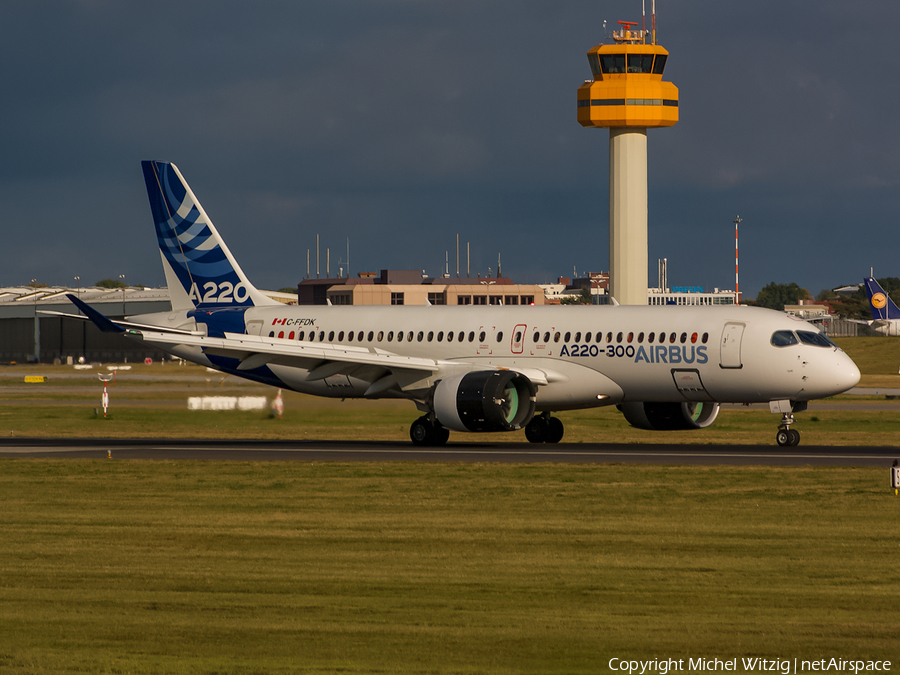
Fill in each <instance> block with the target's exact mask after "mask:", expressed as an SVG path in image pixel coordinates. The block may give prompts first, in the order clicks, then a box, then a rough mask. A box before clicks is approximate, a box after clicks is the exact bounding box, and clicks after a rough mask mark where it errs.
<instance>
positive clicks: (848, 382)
mask: <svg viewBox="0 0 900 675" xmlns="http://www.w3.org/2000/svg"><path fill="white" fill-rule="evenodd" d="M839 356H840V357H841V358H840V359H838V362H837V365H836V366H835V367H834V368H833V370H832V372H833V373H834V379H835V393H836V394H840V393H841V392H845V391H847V390H848V389H852V388H853V387H855V386H856V385H857V384H859V368H857V366H856V364H855V363H853V359H851V358H850V357H849V356H847V355H846V354H843V353H840V354H839Z"/></svg>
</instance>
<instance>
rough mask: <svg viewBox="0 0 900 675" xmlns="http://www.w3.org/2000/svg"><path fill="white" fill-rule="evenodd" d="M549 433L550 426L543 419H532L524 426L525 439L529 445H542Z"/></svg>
mask: <svg viewBox="0 0 900 675" xmlns="http://www.w3.org/2000/svg"><path fill="white" fill-rule="evenodd" d="M549 433H550V425H548V424H547V420H546V419H544V418H543V417H534V418H532V420H531V421H530V422H529V423H528V424H526V425H525V438H527V439H528V442H529V443H543V442H545V441H546V440H547V436H548V434H549Z"/></svg>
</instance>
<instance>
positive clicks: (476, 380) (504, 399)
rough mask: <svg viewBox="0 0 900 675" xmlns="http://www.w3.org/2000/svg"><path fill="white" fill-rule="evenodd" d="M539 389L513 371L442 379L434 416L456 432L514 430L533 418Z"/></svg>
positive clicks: (438, 386)
mask: <svg viewBox="0 0 900 675" xmlns="http://www.w3.org/2000/svg"><path fill="white" fill-rule="evenodd" d="M535 395H536V390H535V387H534V384H532V382H531V380H529V379H528V378H527V377H525V376H524V375H522V374H520V373H516V372H513V371H511V370H482V371H476V372H472V373H465V374H463V375H454V376H452V377H447V378H444V379H442V380H440V381H439V382H438V383H437V386H436V387H435V390H434V415H435V417H436V418H437V420H438V422H440V423H441V425H443V426H444V427H446V428H448V429H453V430H454V431H515V430H516V429H521V428H522V427H524V426H525V425H526V424H528V423H529V422H530V421H531V418H532V417H534V404H535Z"/></svg>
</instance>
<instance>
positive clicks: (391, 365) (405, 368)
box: [126, 330, 558, 396]
mask: <svg viewBox="0 0 900 675" xmlns="http://www.w3.org/2000/svg"><path fill="white" fill-rule="evenodd" d="M126 336H127V337H130V338H134V339H139V340H142V341H144V342H148V343H150V344H156V345H160V346H162V345H165V346H176V345H187V346H195V347H200V348H201V349H203V351H204V353H206V354H210V355H215V356H224V357H228V358H233V359H238V360H239V361H240V364H239V365H238V366H237V369H238V370H253V369H254V368H260V367H262V366H265V365H269V364H280V365H291V366H297V367H301V368H305V369H307V370H309V375H308V376H307V378H306V381H307V382H315V381H317V380H323V379H325V378H326V377H331V376H332V375H347V376H350V375H352V376H353V377H356V378H359V379H362V380H364V381H367V382H371V386H370V387H369V390H368V391H367V392H366V393H367V395H370V396H373V395H375V394H377V393H380V392H382V391H386V390H387V389H391V388H399V389H401V390H402V389H414V388H417V387H418V386H421V385H422V384H424V382H423V381H426V380H429V379H432V378H439V377H444V376H446V375H450V374H457V373H461V372H468V371H471V370H474V369H476V368H477V369H479V370H484V369H486V368H485V367H484V366H481V365H478V364H475V363H471V362H464V361H443V360H438V359H428V358H421V357H413V356H402V355H399V354H394V353H392V352H387V351H384V350H382V349H378V348H368V347H353V346H349V345H335V344H328V343H321V342H320V343H303V342H297V341H296V340H288V339H284V338H271V337H262V336H258V335H245V334H243V333H225V334H224V337H207V336H204V335H184V334H183V333H169V332H164V331H158V330H157V331H150V330H140V331H138V330H129V331H126ZM490 368H493V366H490V367H488V368H487V369H490ZM513 370H517V371H518V370H519V369H515V368H514V369H513ZM527 371H528V372H527V373H523V374H525V375H526V376H527V377H528V378H529V379H530V380H531V381H532V382H534V384H536V385H545V384H549V383H550V382H553V381H556V379H558V378H557V377H556V376H555V375H554V374H553V373H545V372H543V371H541V370H538V369H534V368H529V369H527Z"/></svg>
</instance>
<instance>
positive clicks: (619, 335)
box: [616, 333, 622, 342]
mask: <svg viewBox="0 0 900 675" xmlns="http://www.w3.org/2000/svg"><path fill="white" fill-rule="evenodd" d="M621 341H622V334H621V333H618V334H617V335H616V342H621Z"/></svg>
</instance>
